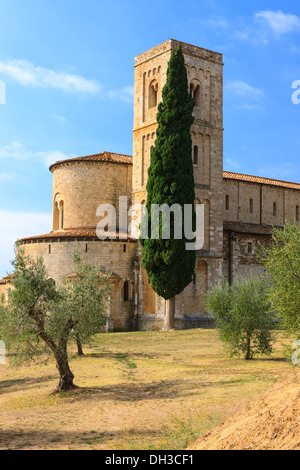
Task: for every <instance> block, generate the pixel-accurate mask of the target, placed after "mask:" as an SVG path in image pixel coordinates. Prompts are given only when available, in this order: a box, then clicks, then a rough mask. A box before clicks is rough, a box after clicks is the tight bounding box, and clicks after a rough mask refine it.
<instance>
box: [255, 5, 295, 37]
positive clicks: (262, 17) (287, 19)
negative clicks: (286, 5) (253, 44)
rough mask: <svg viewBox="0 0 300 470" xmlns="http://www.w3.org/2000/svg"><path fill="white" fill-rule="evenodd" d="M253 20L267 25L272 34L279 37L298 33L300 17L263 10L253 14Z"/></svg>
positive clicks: (279, 11)
mask: <svg viewBox="0 0 300 470" xmlns="http://www.w3.org/2000/svg"><path fill="white" fill-rule="evenodd" d="M255 19H256V20H258V21H260V22H262V23H263V24H265V25H267V26H268V27H269V28H270V29H271V30H272V31H273V32H274V33H276V34H278V35H281V34H285V33H291V32H294V31H298V32H300V17H299V16H297V15H293V14H291V13H283V11H281V10H278V11H272V10H265V11H259V12H258V13H256V14H255Z"/></svg>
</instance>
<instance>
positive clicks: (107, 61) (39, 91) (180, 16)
mask: <svg viewBox="0 0 300 470" xmlns="http://www.w3.org/2000/svg"><path fill="white" fill-rule="evenodd" d="M0 21H1V27H0V81H1V82H0V85H1V83H2V95H1V87H0V102H1V103H2V102H3V101H4V99H3V83H4V84H5V89H6V94H5V104H0V165H1V166H0V220H1V230H0V278H1V277H2V276H3V275H5V274H6V272H7V270H9V269H10V264H9V260H11V259H12V258H13V243H14V241H15V240H16V239H17V238H19V237H22V236H30V235H35V234H40V233H47V232H49V231H50V229H51V211H52V175H51V173H50V172H49V171H48V166H49V164H50V163H52V162H54V161H56V160H60V159H63V158H69V157H73V156H82V155H89V154H93V153H98V152H102V151H104V150H107V151H113V152H119V153H125V154H132V127H133V64H134V57H135V56H136V55H138V54H140V53H142V52H144V51H146V50H148V49H150V48H151V47H154V46H156V45H158V44H160V43H162V42H164V41H166V40H167V39H169V38H173V39H177V40H180V41H183V42H187V43H190V44H194V45H197V46H200V47H204V48H207V49H212V50H215V51H218V52H221V53H223V54H224V63H225V65H224V128H225V132H224V169H225V170H229V171H235V172H241V173H249V174H255V175H260V176H267V177H272V178H278V179H285V180H289V181H296V182H300V169H299V149H300V132H299V118H300V105H296V104H293V103H292V93H293V92H294V91H295V90H292V83H293V82H294V81H295V80H300V4H298V3H297V2H295V1H291V0H286V1H285V2H283V1H276V0H272V1H263V0H260V1H256V0H252V1H243V2H241V1H237V0H226V1H215V0H197V1H195V0H180V1H179V0H172V1H171V0H160V1H158V0H152V1H151V2H149V1H143V0H138V1H137V0H129V1H128V2H124V1H123V0H122V1H121V0H113V1H111V2H104V1H102V0H63V1H58V0H51V1H50V0H43V2H41V1H40V0H26V2H24V0H0Z"/></svg>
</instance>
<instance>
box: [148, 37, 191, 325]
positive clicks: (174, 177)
mask: <svg viewBox="0 0 300 470" xmlns="http://www.w3.org/2000/svg"><path fill="white" fill-rule="evenodd" d="M193 109H194V99H193V98H192V96H191V94H190V93H189V91H188V79H187V73H186V68H185V65H184V57H183V53H182V49H181V46H179V49H178V50H177V51H173V52H172V55H171V59H170V61H169V65H168V71H167V81H166V84H165V86H164V88H163V91H162V102H161V103H159V105H158V113H157V122H158V128H157V132H156V141H155V146H154V148H153V151H152V154H151V164H150V167H149V169H148V183H147V204H146V208H147V214H146V217H145V218H144V220H143V221H142V224H141V238H140V243H141V245H142V264H143V266H144V268H145V270H146V272H147V274H148V277H149V280H150V283H151V287H152V289H153V290H154V291H155V292H156V293H157V294H158V295H159V296H161V297H163V298H164V299H166V300H169V315H168V328H173V327H174V314H175V296H176V295H177V294H179V293H180V292H182V291H183V290H184V288H185V287H186V286H187V285H188V284H190V282H191V281H192V276H193V273H194V270H195V259H196V257H195V251H188V250H186V242H187V240H186V238H185V236H184V230H182V238H181V239H174V219H175V218H174V214H172V213H171V218H170V239H163V237H162V228H163V227H162V217H161V216H160V233H159V238H158V239H153V233H152V234H151V220H152V216H154V214H153V205H154V204H158V205H159V206H161V205H163V204H167V205H168V206H169V207H171V206H172V205H173V204H179V205H180V207H181V209H182V218H181V221H182V227H184V224H183V220H184V205H185V204H190V205H191V207H192V212H191V215H192V219H193V225H192V227H193V230H195V212H194V201H195V190H194V174H193V163H192V139H191V132H190V131H191V125H192V123H193V121H194V118H193V116H192V113H193ZM146 227H147V230H148V238H145V239H143V238H142V236H143V233H145V232H144V230H145V228H146ZM146 233H147V232H146ZM188 242H191V240H188Z"/></svg>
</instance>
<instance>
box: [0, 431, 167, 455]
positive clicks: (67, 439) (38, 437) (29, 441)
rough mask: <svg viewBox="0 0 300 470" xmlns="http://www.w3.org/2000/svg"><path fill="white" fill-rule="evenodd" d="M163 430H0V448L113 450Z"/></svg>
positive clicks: (156, 434)
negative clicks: (116, 446) (115, 447)
mask: <svg viewBox="0 0 300 470" xmlns="http://www.w3.org/2000/svg"><path fill="white" fill-rule="evenodd" d="M160 436H161V432H160V431H157V430H147V429H134V428H131V429H128V430H126V431H115V432H113V431H110V430H106V431H103V432H101V431H99V432H98V431H90V432H84V433H80V432H78V431H62V432H60V431H55V430H53V431H52V430H45V431H43V430H39V431H29V432H26V431H14V430H0V450H4V449H6V450H26V449H32V448H39V447H40V448H42V449H51V448H52V449H59V448H62V447H64V448H69V449H70V448H71V449H73V450H76V449H77V448H78V449H80V448H82V447H85V448H86V447H91V448H93V446H101V447H102V448H103V449H106V450H111V449H112V448H114V445H115V444H116V443H118V445H119V446H120V443H122V441H123V442H124V443H126V440H129V439H130V440H135V439H137V440H138V439H140V438H147V437H148V438H152V439H153V437H154V438H155V437H160Z"/></svg>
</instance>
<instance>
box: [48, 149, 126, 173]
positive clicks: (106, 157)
mask: <svg viewBox="0 0 300 470" xmlns="http://www.w3.org/2000/svg"><path fill="white" fill-rule="evenodd" d="M76 162H78V163H80V162H107V163H121V164H127V165H132V156H131V155H122V154H119V153H112V152H102V153H97V154H95V155H87V156H85V157H76V158H70V159H68V160H61V161H58V162H56V163H53V165H51V166H50V171H52V170H53V168H55V167H56V166H58V165H62V164H66V163H76Z"/></svg>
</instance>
